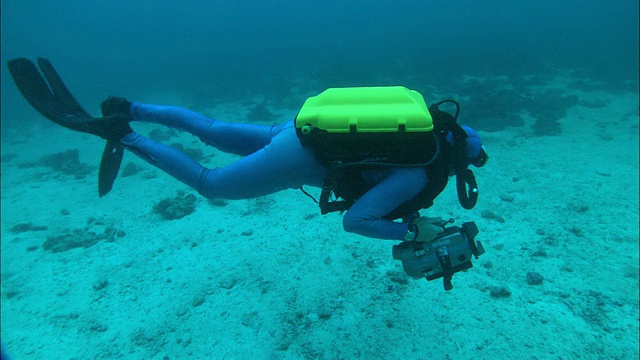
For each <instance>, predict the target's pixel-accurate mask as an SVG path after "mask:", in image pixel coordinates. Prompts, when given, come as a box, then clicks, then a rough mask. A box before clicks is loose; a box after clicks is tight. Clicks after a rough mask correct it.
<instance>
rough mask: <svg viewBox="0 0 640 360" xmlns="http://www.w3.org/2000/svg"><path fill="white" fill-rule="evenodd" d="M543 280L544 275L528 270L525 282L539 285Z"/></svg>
mask: <svg viewBox="0 0 640 360" xmlns="http://www.w3.org/2000/svg"><path fill="white" fill-rule="evenodd" d="M543 281H544V277H543V276H542V275H540V274H539V273H537V272H535V271H530V272H528V273H527V284H529V285H540V284H542V282H543Z"/></svg>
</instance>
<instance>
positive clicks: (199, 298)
mask: <svg viewBox="0 0 640 360" xmlns="http://www.w3.org/2000/svg"><path fill="white" fill-rule="evenodd" d="M205 300H206V298H205V297H204V294H198V295H196V296H195V297H194V298H193V301H192V302H191V305H193V307H198V306H200V305H202V304H204V302H205Z"/></svg>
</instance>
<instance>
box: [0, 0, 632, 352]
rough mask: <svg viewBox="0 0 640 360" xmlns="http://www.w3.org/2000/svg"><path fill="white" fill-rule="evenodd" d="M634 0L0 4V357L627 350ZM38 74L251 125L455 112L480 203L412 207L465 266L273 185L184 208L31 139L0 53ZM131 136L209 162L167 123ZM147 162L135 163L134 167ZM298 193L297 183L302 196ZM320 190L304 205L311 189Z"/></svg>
mask: <svg viewBox="0 0 640 360" xmlns="http://www.w3.org/2000/svg"><path fill="white" fill-rule="evenodd" d="M638 11H639V8H638V1H637V0H614V1H609V0H607V1H605V0H555V1H552V0H486V1H475V0H459V1H457V0H396V1H391V0H350V1H339V0H324V1H311V0H296V1H294V0H286V1H275V0H262V1H259V0H253V1H249V0H230V1H220V0H209V1H204V0H182V1H175V0H174V1H168V0H154V1H151V0H128V1H124V0H90V1H87V0H65V1H62V0H58V1H51V0H3V1H2V13H1V16H2V22H1V26H2V29H1V30H2V32H1V37H2V44H1V45H2V46H1V53H0V57H1V60H2V68H1V70H0V71H1V75H2V76H1V78H0V81H1V107H0V111H1V130H2V173H1V176H2V189H1V197H2V203H1V205H2V226H1V230H2V233H1V235H2V237H1V240H2V241H1V246H2V269H1V272H2V283H1V285H2V293H1V300H2V314H1V315H2V324H1V325H2V341H3V355H4V351H5V346H6V351H7V352H8V354H9V356H10V357H11V358H12V359H89V358H93V359H163V360H168V359H223V358H225V359H248V358H250V359H354V358H358V359H359V358H362V359H518V360H520V359H637V358H638V355H639V348H638V346H639V344H638V336H639V333H638V319H639V311H638V304H639V298H638V292H639V290H638V286H639V267H638V244H639V237H640V235H639V230H638V223H639V220H640V219H639V214H638V208H639V200H638V195H639V189H638V187H639V185H638V184H639V176H638V163H639V149H638V112H639V111H638V65H639V59H638V50H639V43H638V37H639V35H638V34H639V28H638ZM20 57H25V58H28V59H31V60H35V59H36V58H38V57H43V58H46V59H48V60H50V61H51V63H52V64H53V65H54V66H55V69H57V71H58V73H59V74H60V76H61V77H62V79H64V82H65V83H66V85H67V86H68V88H69V90H70V91H71V93H72V94H73V95H74V96H75V97H76V99H77V100H78V102H79V103H80V104H82V106H83V107H84V108H85V109H86V110H87V111H88V112H89V113H91V114H92V115H94V116H98V115H99V114H100V107H99V105H100V102H101V101H102V100H104V99H105V98H106V97H107V96H121V97H126V98H127V99H129V100H131V101H134V102H140V103H153V104H163V105H175V106H180V107H185V108H188V109H190V110H193V111H196V112H199V113H202V114H204V115H205V116H207V117H210V118H214V119H217V120H224V121H227V122H233V123H243V124H252V125H262V126H270V125H273V124H275V123H280V122H284V121H287V120H290V119H292V118H294V117H295V116H296V114H297V113H298V110H299V109H300V108H301V106H302V105H303V103H304V102H305V100H306V99H307V98H308V97H310V96H314V95H316V94H318V93H320V92H322V91H324V90H325V89H328V88H333V87H351V86H376V85H403V86H406V87H408V88H409V89H415V90H418V91H419V92H420V93H421V94H422V95H423V96H424V98H425V100H426V102H427V103H428V104H433V103H436V102H438V101H440V100H443V99H454V100H457V101H458V102H459V103H460V105H461V111H460V118H459V122H460V123H463V124H465V125H469V126H472V127H473V128H474V129H476V130H477V131H478V133H479V134H480V136H481V137H482V140H483V144H484V145H485V147H486V150H487V151H488V153H489V154H490V160H489V161H488V162H487V165H486V166H484V167H482V168H479V169H475V168H474V169H473V170H474V173H475V176H476V178H477V181H478V183H479V189H480V192H479V193H480V196H479V201H478V204H477V206H476V207H475V208H474V209H472V210H464V209H462V207H461V206H460V203H459V199H458V196H457V193H456V190H455V185H454V184H453V181H450V182H449V186H448V187H447V188H446V189H445V190H444V191H443V193H442V194H441V195H440V196H439V197H438V198H437V199H436V201H435V203H434V205H433V206H432V207H430V208H429V209H428V210H423V211H421V214H422V215H424V216H430V217H442V218H443V219H449V218H452V219H455V223H454V225H461V224H463V223H464V222H470V221H474V222H475V223H476V224H477V226H478V228H479V230H480V232H479V234H478V235H477V240H479V241H482V243H483V244H484V248H485V249H486V253H484V254H482V256H481V257H479V258H473V260H472V262H473V265H474V266H473V267H472V268H471V269H469V270H467V271H461V272H458V273H456V274H455V276H454V277H453V283H454V288H453V290H451V291H445V290H444V289H443V284H442V279H435V280H432V281H426V280H425V279H423V278H420V279H414V278H411V277H410V276H408V274H407V273H406V272H405V271H404V268H403V266H402V263H401V262H399V261H397V260H394V259H393V257H392V250H391V248H392V245H396V244H398V243H400V242H399V241H395V242H394V241H384V240H378V239H371V238H367V237H363V236H359V235H357V234H353V233H347V232H345V231H344V229H343V226H342V221H343V217H342V216H341V215H339V214H337V213H332V214H328V215H324V216H321V215H320V211H319V209H318V205H317V204H315V203H314V202H313V201H312V200H311V199H309V198H308V197H307V196H305V195H304V194H302V193H301V192H299V191H294V190H288V191H281V192H278V193H275V194H271V195H267V196H262V197H258V198H255V199H248V200H224V199H205V198H204V197H202V196H200V195H199V194H198V192H197V191H196V190H194V189H192V188H190V187H188V186H186V185H184V184H182V183H180V182H179V181H178V180H176V179H174V178H172V177H171V176H169V175H167V174H166V173H165V172H163V171H162V170H161V169H160V168H158V167H156V166H153V165H154V161H153V159H149V158H147V159H141V158H139V157H136V156H135V154H134V153H133V152H129V151H125V154H124V161H123V163H122V169H120V172H119V173H118V178H117V180H116V181H115V185H114V187H113V190H112V191H111V192H110V193H109V194H108V195H107V196H104V197H99V196H98V193H97V191H96V189H97V184H96V183H97V179H98V173H99V163H100V159H101V156H103V152H102V151H103V148H104V141H103V140H101V139H99V138H97V137H95V136H91V135H88V134H82V133H78V132H73V131H70V130H68V129H65V128H63V127H61V126H58V125H56V124H53V123H52V122H51V121H49V120H47V119H46V118H45V117H43V116H42V115H40V114H39V113H38V112H36V111H35V110H34V109H33V108H32V107H31V106H30V105H29V103H27V101H25V99H24V98H23V97H22V95H21V93H20V92H19V91H18V89H17V87H16V85H15V84H14V82H13V79H12V78H11V75H10V73H9V71H8V68H7V62H8V61H10V60H12V59H15V58H20ZM132 127H133V128H134V129H135V131H136V132H137V133H139V134H141V135H142V136H146V137H149V138H151V139H152V140H154V141H156V142H159V143H162V144H166V145H170V146H171V147H173V148H174V149H179V150H181V151H183V152H184V153H186V154H187V155H188V156H189V157H190V158H192V159H193V160H196V161H197V162H199V163H201V164H203V165H204V166H205V167H207V168H212V169H214V168H223V167H224V166H226V165H228V164H230V163H232V162H234V161H236V160H238V159H239V157H238V156H236V155H233V154H228V153H224V152H223V151H220V150H218V149H216V148H214V147H212V146H206V145H204V144H202V143H201V142H200V141H198V139H197V138H196V137H194V136H192V135H191V134H188V133H187V132H183V131H179V130H176V129H168V128H166V127H162V126H159V125H157V124H149V123H141V122H138V121H136V122H135V123H133V124H132ZM145 160H151V161H150V162H151V164H150V163H149V161H145ZM305 189H306V187H305ZM307 190H308V191H309V192H310V193H311V194H312V195H313V196H315V197H316V198H318V195H319V189H317V188H312V187H310V188H309V189H307ZM2 360H4V357H3V359H2Z"/></svg>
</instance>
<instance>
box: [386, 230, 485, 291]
mask: <svg viewBox="0 0 640 360" xmlns="http://www.w3.org/2000/svg"><path fill="white" fill-rule="evenodd" d="M453 221H454V220H453V219H449V220H444V221H442V222H441V223H440V225H442V227H443V229H444V232H443V233H442V234H440V235H438V237H436V238H435V239H433V241H430V242H417V241H405V242H402V243H400V244H398V245H394V246H393V259H394V260H400V261H402V267H403V268H404V271H405V272H406V273H407V274H408V275H409V276H411V277H413V278H414V279H419V278H422V277H425V278H426V279H427V281H431V280H434V279H439V278H442V281H443V282H444V289H445V290H451V289H453V285H452V284H451V277H452V276H453V274H455V273H457V272H458V271H463V270H467V269H470V268H472V267H473V264H472V263H471V255H473V256H475V258H476V259H477V258H478V256H480V255H482V254H484V247H483V246H482V243H481V242H480V241H475V240H474V238H475V236H476V235H477V234H478V227H477V226H476V224H475V223H474V222H473V221H471V222H466V223H464V224H462V227H458V226H450V227H445V225H446V224H448V223H453Z"/></svg>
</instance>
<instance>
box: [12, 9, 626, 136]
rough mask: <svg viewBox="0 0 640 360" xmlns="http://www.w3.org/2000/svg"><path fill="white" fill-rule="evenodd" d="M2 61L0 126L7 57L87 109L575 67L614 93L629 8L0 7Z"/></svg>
mask: <svg viewBox="0 0 640 360" xmlns="http://www.w3.org/2000/svg"><path fill="white" fill-rule="evenodd" d="M1 56H2V62H3V67H2V73H1V74H2V126H3V127H5V126H15V125H16V123H17V122H18V121H22V122H23V121H34V119H35V120H36V121H37V119H38V118H37V117H36V116H33V115H34V112H33V110H31V109H29V108H28V106H27V104H26V102H24V101H23V100H22V99H21V98H20V96H19V94H18V92H17V90H16V89H15V86H14V85H13V84H12V82H11V79H10V78H9V76H8V72H7V70H6V66H4V63H5V62H6V61H7V60H9V59H11V58H14V57H18V56H25V57H30V58H35V57H36V56H42V57H47V58H49V59H50V60H51V61H52V62H53V63H54V65H55V66H56V67H57V69H58V70H59V72H60V73H61V75H62V76H63V78H64V79H65V81H66V82H67V83H68V85H69V87H70V88H71V90H72V92H73V93H74V94H76V96H77V98H78V100H79V101H80V102H81V103H82V104H84V105H85V106H86V108H87V109H88V110H89V111H90V112H93V113H96V114H97V109H98V102H99V100H100V99H102V98H104V97H105V96H106V95H109V94H115V95H123V96H128V97H131V98H134V99H135V98H136V97H139V96H141V94H145V93H147V92H150V91H151V90H154V92H155V91H157V92H163V93H167V92H176V93H179V94H182V95H184V96H185V97H190V98H195V99H197V101H201V102H203V103H204V102H207V101H216V100H220V99H230V100H233V99H241V98H246V97H247V96H250V94H263V95H265V96H267V97H273V98H276V99H277V98H278V97H280V96H286V95H287V94H288V92H290V91H291V90H290V89H291V87H292V86H294V85H295V86H300V79H309V80H310V82H309V84H310V85H309V87H313V89H310V90H313V91H321V90H323V89H324V88H326V87H329V86H341V85H374V84H388V83H395V84H404V85H407V86H410V87H415V88H420V87H421V86H423V85H424V83H426V82H428V83H431V84H434V85H436V86H439V87H446V86H447V84H448V83H451V80H452V79H455V78H457V77H459V76H460V75H463V74H473V75H480V76H482V75H485V74H529V73H544V72H546V71H547V70H548V68H549V67H570V68H577V69H581V70H582V71H583V73H584V74H586V75H585V76H589V77H592V78H596V79H604V80H606V81H607V83H609V84H611V86H612V88H614V89H615V88H616V87H618V86H620V87H622V86H624V85H623V84H624V83H625V81H626V80H634V81H635V84H636V85H637V78H638V3H637V1H636V0H617V1H605V0H567V1H551V0H549V1H547V0H541V1H532V0H526V1H515V0H500V1H471V0H469V1H449V0H446V1H445V0H437V1H426V0H408V1H382V0H378V1H373V0H367V1H365V0H355V1H337V0H325V1H298V0H295V1H294V0H288V1H268V0H263V1H242V0H241V1H211V0H209V1H204V0H185V1H182V2H181V3H180V4H177V2H176V1H166V0H153V1H151V0H144V1H143V0H139V1H124V0H93V1H85V0H66V1H49V0H3V1H2V54H1ZM303 86H304V84H303ZM627 86H628V83H627ZM305 90H309V89H305ZM248 94H249V95H248ZM21 117H23V118H21Z"/></svg>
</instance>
